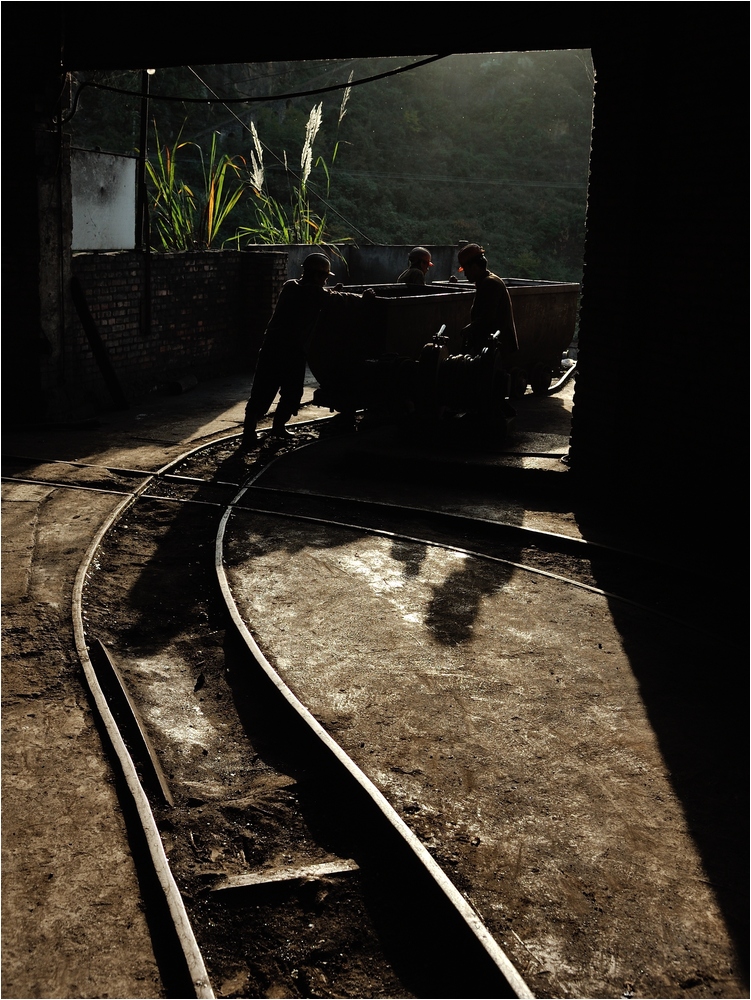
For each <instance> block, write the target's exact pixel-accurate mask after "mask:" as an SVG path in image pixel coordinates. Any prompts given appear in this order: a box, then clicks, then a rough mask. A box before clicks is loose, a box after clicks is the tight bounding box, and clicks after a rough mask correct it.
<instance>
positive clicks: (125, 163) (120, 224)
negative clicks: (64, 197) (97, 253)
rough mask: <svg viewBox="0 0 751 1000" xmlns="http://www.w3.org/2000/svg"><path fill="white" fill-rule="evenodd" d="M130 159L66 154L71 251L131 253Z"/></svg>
mask: <svg viewBox="0 0 751 1000" xmlns="http://www.w3.org/2000/svg"><path fill="white" fill-rule="evenodd" d="M137 162H138V161H137V159H136V157H133V156H120V155H117V154H115V153H97V152H91V151H89V150H84V149H71V151H70V180H71V187H72V195H73V243H72V249H73V250H132V249H133V248H134V247H135V243H136V165H137Z"/></svg>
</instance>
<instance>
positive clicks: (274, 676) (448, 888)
mask: <svg viewBox="0 0 751 1000" xmlns="http://www.w3.org/2000/svg"><path fill="white" fill-rule="evenodd" d="M259 474H260V473H259ZM248 489H249V486H244V487H243V488H242V489H241V490H240V492H239V493H238V494H237V497H236V498H235V501H234V502H233V504H232V505H230V506H229V507H228V508H227V510H226V511H225V513H224V515H223V516H222V519H221V522H220V524H219V529H218V531H217V535H216V546H215V559H214V565H215V570H216V575H217V580H218V583H219V587H220V590H221V592H222V595H223V597H224V600H225V604H226V607H227V611H228V613H229V615H230V617H231V619H232V622H233V624H234V626H235V629H236V631H237V633H238V635H239V636H240V638H241V639H242V641H243V642H244V643H245V645H246V647H247V649H248V651H249V652H250V654H251V655H252V657H253V659H254V660H255V662H256V663H257V664H258V666H259V667H260V669H261V670H262V671H263V673H264V674H265V675H266V677H267V678H268V680H269V681H270V682H271V683H272V685H273V686H274V688H275V689H276V691H277V692H278V694H279V695H281V697H282V698H283V699H284V701H285V702H286V703H287V705H288V706H289V707H290V708H291V709H292V710H293V711H294V712H295V713H296V714H297V716H298V717H299V718H300V720H301V721H302V722H303V723H304V724H305V725H306V726H307V727H308V730H309V731H310V733H311V734H312V735H313V736H314V737H315V738H316V739H317V740H318V741H319V743H320V744H321V745H322V746H323V747H325V749H326V750H328V752H329V753H330V754H331V755H332V757H333V758H334V760H335V761H336V762H337V763H338V765H339V766H340V767H341V768H343V769H344V771H345V772H346V773H347V774H348V775H349V777H350V778H352V779H354V781H355V782H356V784H357V785H358V786H359V788H360V789H361V790H362V791H363V792H364V793H365V794H366V795H367V796H368V798H369V799H370V801H371V802H372V804H373V805H374V806H375V807H376V809H377V810H378V812H379V813H380V815H381V816H382V818H383V819H384V820H385V821H386V822H387V823H388V824H389V826H390V827H391V829H392V831H393V832H394V833H395V834H397V836H398V837H400V838H401V840H402V841H403V843H404V845H405V846H406V847H407V848H408V849H409V850H410V851H411V852H412V855H413V856H414V859H415V861H416V862H417V863H418V864H419V865H421V866H422V869H423V870H424V872H425V874H426V875H427V876H428V877H429V878H431V879H432V880H433V881H434V883H435V884H436V885H437V887H438V888H439V889H440V891H441V892H442V893H443V895H444V897H445V898H446V900H447V901H448V902H449V903H450V904H451V905H452V906H453V908H454V910H455V912H456V914H457V915H458V917H459V918H460V919H461V920H462V921H463V922H464V924H465V926H466V928H467V929H468V930H469V931H470V933H471V934H472V935H473V936H474V938H475V939H476V941H477V943H478V944H479V945H480V947H481V948H482V949H483V950H484V952H485V954H486V955H487V957H488V958H489V959H490V961H491V962H492V963H493V965H494V966H495V968H496V969H497V971H498V973H499V974H500V975H501V976H502V977H503V979H504V980H505V982H506V984H507V986H508V989H509V990H510V991H511V992H510V994H509V996H511V997H517V998H520V1000H527V998H530V1000H533V998H534V994H533V993H532V992H531V990H530V989H529V987H528V986H527V984H526V983H525V982H524V980H523V979H522V977H521V975H520V974H519V972H518V971H517V969H516V968H515V967H514V965H513V963H512V962H511V960H510V959H509V958H508V956H507V955H506V953H505V952H504V951H503V949H502V948H501V947H500V945H499V944H498V942H497V941H496V940H495V938H494V937H493V936H492V934H491V933H490V931H489V930H488V929H487V927H486V926H485V924H484V923H483V922H482V920H481V919H480V917H479V915H478V914H477V912H476V911H475V910H474V908H473V907H472V906H471V905H470V904H469V902H468V901H467V900H466V899H465V898H464V896H463V895H462V894H461V893H460V892H459V890H458V889H457V888H456V886H455V885H454V884H453V882H451V880H450V879H449V878H448V876H447V875H446V873H445V872H444V871H443V869H442V868H441V867H440V866H439V865H438V864H437V863H436V862H435V861H434V859H433V858H432V856H431V855H430V853H429V852H428V851H427V849H426V848H425V847H424V846H423V844H422V843H421V841H420V840H419V839H418V837H417V836H415V834H414V833H413V832H412V830H411V829H410V828H409V826H407V824H406V823H405V822H404V820H403V819H402V818H401V816H399V814H398V813H397V812H396V810H395V809H394V807H393V806H392V805H391V803H390V802H389V801H388V800H387V798H386V797H385V795H384V794H383V793H382V792H381V791H380V789H378V788H377V787H376V786H375V785H374V784H373V782H372V781H371V780H370V778H368V777H367V776H366V775H365V773H364V772H363V771H362V770H361V769H360V768H359V767H358V766H357V765H356V764H355V762H354V761H353V760H352V758H351V757H350V756H349V755H348V754H347V753H345V751H344V750H343V749H342V747H341V746H340V745H339V744H338V743H337V742H336V740H334V739H333V737H332V736H331V735H330V734H329V733H327V732H326V730H325V729H324V728H323V726H321V724H320V723H319V722H318V720H317V719H316V718H315V717H314V716H313V714H312V713H311V712H310V711H309V710H308V709H307V708H306V707H305V705H303V703H302V702H301V701H300V700H299V699H298V698H297V696H296V695H295V694H294V693H293V692H292V690H291V689H290V688H289V687H288V686H287V684H285V683H284V681H283V680H282V678H281V677H280V676H279V674H278V673H277V672H276V671H275V670H274V668H273V667H272V665H271V663H270V662H269V661H268V660H267V658H266V656H265V655H264V653H263V652H262V650H261V649H260V647H259V646H258V644H257V643H256V641H255V639H254V638H253V636H252V635H251V632H250V630H249V628H248V626H247V624H246V623H245V621H244V620H243V618H242V616H241V615H240V612H239V610H238V608H237V606H236V604H235V601H234V599H233V597H232V591H231V588H230V585H229V580H228V579H227V574H226V571H225V567H224V554H223V550H224V536H225V532H226V528H227V525H228V523H229V519H230V517H231V516H232V513H233V511H234V510H235V508H236V507H237V504H238V501H239V500H240V499H241V498H242V496H243V495H244V494H245V493H246V492H247V491H248Z"/></svg>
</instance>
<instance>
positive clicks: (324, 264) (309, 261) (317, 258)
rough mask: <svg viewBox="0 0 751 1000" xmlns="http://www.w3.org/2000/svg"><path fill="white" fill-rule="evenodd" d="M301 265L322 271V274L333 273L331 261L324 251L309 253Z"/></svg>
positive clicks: (307, 268) (309, 269)
mask: <svg viewBox="0 0 751 1000" xmlns="http://www.w3.org/2000/svg"><path fill="white" fill-rule="evenodd" d="M302 266H303V268H304V269H305V270H308V271H323V273H324V274H333V272H332V270H331V262H330V261H329V259H328V257H327V256H326V254H325V253H309V254H308V256H307V257H306V258H305V260H304V261H303V262H302Z"/></svg>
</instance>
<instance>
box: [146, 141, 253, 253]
mask: <svg viewBox="0 0 751 1000" xmlns="http://www.w3.org/2000/svg"><path fill="white" fill-rule="evenodd" d="M154 132H155V135H156V138H157V154H156V162H152V161H151V160H150V159H149V160H147V161H146V170H147V172H148V175H149V179H150V180H151V184H152V188H153V201H152V205H151V215H152V232H154V230H155V232H156V235H157V236H158V238H159V242H160V243H161V246H158V247H154V248H153V249H155V250H207V249H210V248H211V247H212V246H213V245H214V244H215V243H216V241H217V239H218V235H219V231H220V229H221V227H222V225H223V224H224V223H225V222H226V221H227V218H228V216H229V215H230V213H231V212H232V210H233V209H234V207H235V206H236V205H237V203H238V201H239V200H240V198H241V197H242V195H243V192H244V190H245V185H244V183H243V178H242V173H241V169H240V163H241V164H242V165H243V166H245V160H244V159H243V158H242V157H240V156H235V157H231V156H229V155H228V154H226V153H224V154H222V155H221V156H220V155H218V153H217V148H216V133H214V135H213V136H212V137H211V149H210V151H209V156H208V161H207V160H206V158H205V157H204V153H203V150H202V149H201V147H200V146H199V145H198V144H197V143H195V142H188V141H186V142H182V141H181V137H182V129H181V130H180V133H179V134H178V137H177V140H176V141H175V143H174V144H173V146H172V149H170V148H169V146H165V147H164V149H162V147H161V145H160V144H159V133H158V131H157V128H156V122H155V123H154ZM188 147H193V148H194V149H196V150H197V151H198V155H199V159H200V162H201V177H202V181H203V190H202V191H201V192H196V191H194V190H193V189H192V188H191V187H189V186H188V184H186V183H185V182H184V181H182V180H180V179H179V177H178V173H177V154H178V150H183V149H186V148H188ZM238 161H239V162H238ZM233 180H234V181H235V183H234V184H233V183H232V182H233Z"/></svg>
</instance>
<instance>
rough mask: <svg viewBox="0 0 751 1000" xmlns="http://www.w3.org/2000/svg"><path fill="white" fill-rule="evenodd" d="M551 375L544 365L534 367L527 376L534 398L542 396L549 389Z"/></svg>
mask: <svg viewBox="0 0 751 1000" xmlns="http://www.w3.org/2000/svg"><path fill="white" fill-rule="evenodd" d="M551 378H552V374H551V371H550V369H549V368H548V367H547V366H546V365H535V367H534V368H533V369H532V373H531V375H530V376H529V384H530V385H531V386H532V392H533V393H534V394H535V396H544V395H545V393H546V392H547V391H548V389H549V388H550V381H551Z"/></svg>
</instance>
